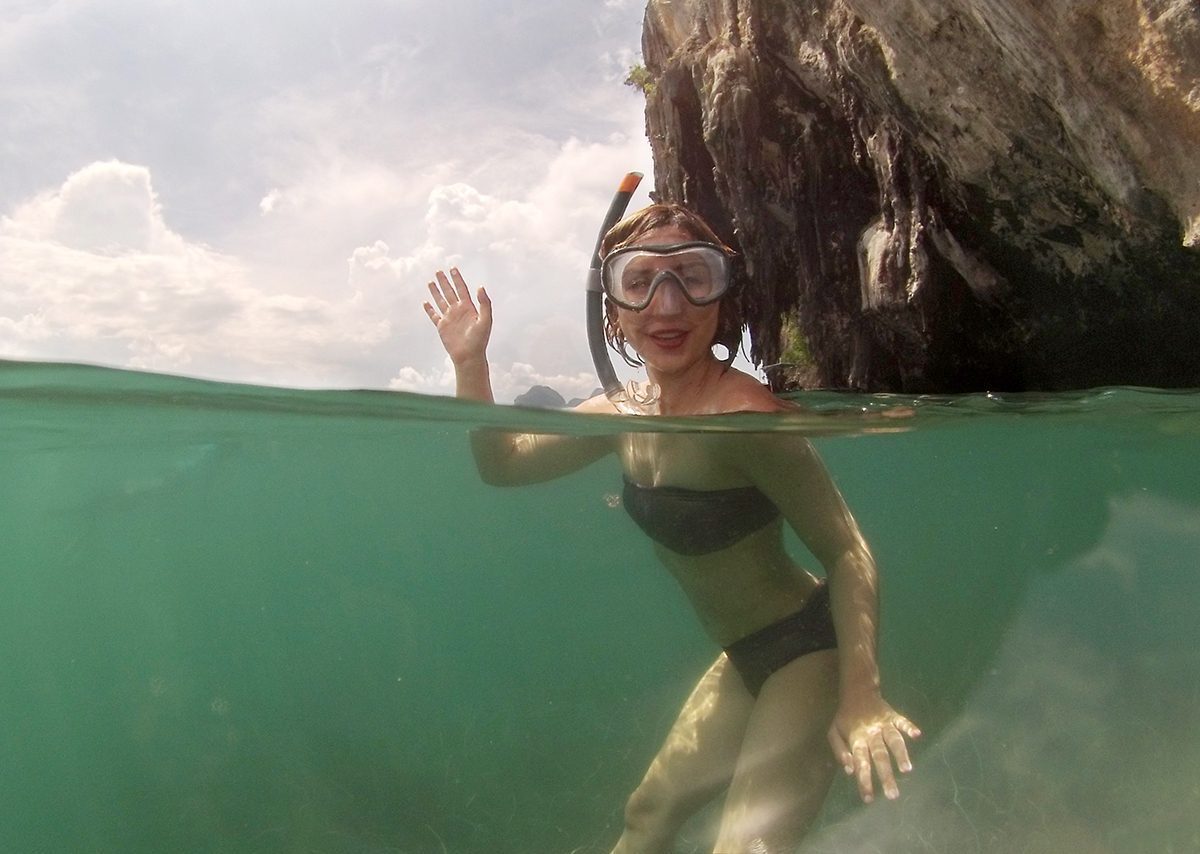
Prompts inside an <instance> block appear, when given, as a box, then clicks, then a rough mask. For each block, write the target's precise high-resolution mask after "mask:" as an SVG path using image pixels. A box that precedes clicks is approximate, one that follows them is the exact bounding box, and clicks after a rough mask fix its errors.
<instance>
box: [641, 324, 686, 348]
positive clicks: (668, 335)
mask: <svg viewBox="0 0 1200 854" xmlns="http://www.w3.org/2000/svg"><path fill="white" fill-rule="evenodd" d="M687 335H688V333H687V330H684V329H660V330H658V331H657V332H651V333H649V335H648V337H649V338H650V340H651V341H653V342H654V343H655V344H656V345H657V346H658V347H661V348H662V349H664V350H674V349H675V348H676V347H680V346H682V345H683V342H684V340H685V339H686V338H687Z"/></svg>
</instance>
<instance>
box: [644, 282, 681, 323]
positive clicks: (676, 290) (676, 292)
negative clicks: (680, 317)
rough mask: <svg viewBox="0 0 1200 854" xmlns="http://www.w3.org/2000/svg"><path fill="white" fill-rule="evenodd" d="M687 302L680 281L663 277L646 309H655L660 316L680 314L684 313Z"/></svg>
mask: <svg viewBox="0 0 1200 854" xmlns="http://www.w3.org/2000/svg"><path fill="white" fill-rule="evenodd" d="M660 275H661V274H660ZM686 302H687V298H686V297H684V295H683V285H682V284H680V282H679V280H678V279H676V278H675V277H674V276H662V278H661V279H660V280H659V282H658V287H656V288H655V289H654V293H653V295H651V297H650V304H649V305H647V306H646V308H650V309H653V310H654V311H655V312H656V313H658V314H678V313H679V312H681V311H683V306H684V303H686Z"/></svg>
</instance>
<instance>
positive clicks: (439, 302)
mask: <svg viewBox="0 0 1200 854" xmlns="http://www.w3.org/2000/svg"><path fill="white" fill-rule="evenodd" d="M429 293H430V294H431V295H432V297H433V301H432V302H427V303H425V306H424V308H425V313H426V314H427V315H429V319H430V320H431V321H433V325H434V326H436V327H437V331H438V337H439V338H441V339H442V346H443V347H445V348H446V352H447V353H448V354H449V355H450V361H452V362H453V363H454V364H455V365H463V364H466V363H468V362H471V361H473V360H476V359H483V358H484V354H485V352H486V350H487V343H488V338H489V337H491V334H492V301H491V299H490V298H489V297H488V295H487V292H486V291H485V290H484V289H483V288H480V289H479V294H478V297H479V308H478V309H476V307H475V303H474V302H472V300H471V291H470V290H469V289H468V288H467V283H466V282H465V281H464V280H463V277H462V274H461V273H459V272H458V270H457V269H455V268H451V270H450V276H449V277H447V276H446V274H445V273H443V272H442V271H441V270H438V272H437V281H436V282H430V283H429Z"/></svg>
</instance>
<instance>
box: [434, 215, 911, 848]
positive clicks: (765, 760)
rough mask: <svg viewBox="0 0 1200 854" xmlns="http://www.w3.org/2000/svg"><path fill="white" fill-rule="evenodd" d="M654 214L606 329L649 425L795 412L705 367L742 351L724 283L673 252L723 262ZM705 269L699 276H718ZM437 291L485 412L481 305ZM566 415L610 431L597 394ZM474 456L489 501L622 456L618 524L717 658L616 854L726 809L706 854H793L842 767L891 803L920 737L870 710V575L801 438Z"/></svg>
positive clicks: (625, 249) (688, 226)
mask: <svg viewBox="0 0 1200 854" xmlns="http://www.w3.org/2000/svg"><path fill="white" fill-rule="evenodd" d="M647 211H649V212H650V213H649V215H647V213H646V212H643V213H642V214H640V215H635V216H634V217H631V218H630V220H626V221H625V222H624V223H621V224H620V225H618V226H617V227H616V228H615V229H614V230H613V232H610V234H609V238H608V239H606V244H608V251H609V252H610V253H613V254H614V255H616V254H617V252H614V249H616V250H618V252H619V253H624V254H623V255H621V256H620V257H622V258H628V257H629V256H630V255H632V254H635V255H636V260H637V266H636V267H635V266H634V265H632V264H625V266H624V268H623V269H624V270H633V271H634V273H636V274H637V275H632V274H631V275H629V276H628V278H627V280H626V282H625V283H624V284H623V286H622V290H620V291H619V297H616V298H614V299H613V301H612V302H611V303H610V305H609V320H610V323H611V328H612V335H611V336H610V340H614V341H615V343H616V344H617V345H618V346H620V347H621V349H622V351H623V350H624V348H625V346H626V345H627V346H629V347H631V348H632V349H633V350H634V351H635V352H636V354H637V356H638V357H639V358H640V360H641V362H643V363H644V364H645V366H646V371H647V374H648V376H649V379H650V381H651V383H652V384H653V387H654V388H655V389H656V394H655V395H654V396H653V399H652V401H651V402H649V403H648V404H646V405H644V406H643V409H642V411H643V412H644V413H645V414H647V415H656V414H661V415H710V414H720V413H731V412H746V411H753V412H780V411H786V410H788V409H790V408H791V407H790V406H789V405H788V404H787V403H785V402H784V401H781V400H780V399H778V398H776V397H775V396H774V395H773V394H771V392H770V391H769V390H768V389H767V388H766V387H765V386H763V385H762V384H761V383H759V382H758V381H757V380H755V379H753V378H752V377H750V376H748V375H746V374H743V373H741V372H739V371H737V370H735V369H733V368H731V367H730V366H729V365H728V364H727V363H722V362H720V361H718V360H717V359H716V357H715V356H714V355H713V353H712V349H711V347H712V344H713V342H714V341H717V340H721V339H722V336H724V337H725V338H727V337H728V331H729V329H730V328H733V330H734V332H737V330H738V328H740V321H736V322H735V323H733V324H731V323H730V317H731V316H732V315H730V314H729V305H730V303H729V300H728V298H727V297H725V291H726V290H727V288H728V283H727V282H719V281H718V282H717V284H718V285H719V286H720V287H718V288H716V289H706V290H700V289H699V288H698V286H697V284H696V283H697V281H698V280H697V279H696V277H695V271H694V270H693V269H692V268H690V267H689V266H688V262H689V259H690V258H691V257H692V256H690V255H689V253H688V251H687V250H686V249H685V250H683V251H681V250H680V248H679V247H681V246H683V247H690V246H696V245H699V243H700V242H703V243H704V245H705V246H707V247H708V248H707V249H704V250H703V251H704V252H705V253H707V256H706V257H707V258H709V259H711V256H712V254H713V251H716V250H717V249H718V248H719V244H717V242H716V239H715V237H714V236H712V234H711V231H710V230H708V228H707V226H705V225H703V223H702V222H701V221H699V220H698V218H695V217H694V215H691V214H688V213H687V212H685V211H682V210H680V209H676V208H667V207H662V206H655V207H653V208H650V209H647ZM639 217H640V219H639ZM631 247H632V248H633V249H636V250H637V251H636V252H632V251H631ZM706 263H708V262H707V261H706ZM693 266H694V265H693ZM717 267H719V265H716V264H713V263H709V264H708V268H707V269H708V270H710V271H712V275H713V276H717V275H719V273H720V270H718V269H717ZM704 284H705V287H706V288H707V287H708V283H707V282H705V283H704ZM430 291H431V295H432V296H433V302H432V303H426V306H425V309H426V312H427V313H428V314H429V316H430V319H431V320H432V321H433V322H434V323H435V324H436V325H437V328H438V333H439V335H440V337H441V339H442V342H443V344H444V345H445V347H446V350H447V352H448V353H449V354H450V357H451V360H452V361H453V363H454V365H455V373H456V378H457V393H458V395H459V396H460V397H468V398H472V399H476V400H488V401H490V400H492V393H491V386H490V380H489V375H488V368H487V360H486V355H485V349H486V343H487V338H488V335H489V334H490V329H491V303H490V300H489V299H488V297H487V295H486V292H484V291H483V290H482V289H480V291H479V293H478V299H479V308H478V309H476V307H475V305H474V303H473V302H472V300H471V296H470V292H469V290H468V289H467V287H466V284H465V282H464V281H463V280H462V277H461V276H460V275H459V274H458V272H457V271H454V270H452V271H451V274H450V276H446V275H445V274H442V273H439V274H438V282H437V284H436V285H434V284H431V286H430ZM611 295H612V294H611V292H610V296H611ZM627 306H634V307H632V308H631V307H627ZM578 408H579V410H580V411H583V412H590V413H608V414H618V409H617V407H616V406H615V405H614V403H613V402H612V401H610V400H609V399H608V398H606V397H605V396H603V395H601V396H598V397H596V398H593V399H592V400H589V401H587V402H585V403H583V404H581V405H580V407H578ZM626 411H627V410H626ZM472 447H473V450H474V453H475V458H476V462H477V465H478V468H479V471H480V475H481V476H482V478H483V479H484V480H485V481H487V482H489V483H494V484H498V485H517V484H523V483H534V482H538V481H544V480H549V479H552V478H555V477H559V476H562V475H564V474H567V473H569V472H571V471H574V470H577V469H579V468H582V467H583V466H586V465H589V464H590V463H592V462H593V461H595V460H596V459H599V458H600V457H603V456H606V455H608V454H615V455H616V456H617V457H618V458H619V459H620V461H621V466H622V469H623V471H624V475H625V480H626V490H625V500H626V503H627V509H628V510H629V511H630V512H631V515H632V516H633V517H634V519H635V521H637V522H638V524H639V525H640V526H641V527H642V528H643V530H645V531H646V532H647V533H648V534H649V535H650V536H651V537H652V538H653V539H654V540H655V552H656V554H657V556H658V558H659V560H660V561H661V562H662V564H663V565H664V566H665V567H666V568H667V569H668V570H669V571H670V572H671V574H672V575H673V576H674V577H675V579H676V581H677V582H678V583H679V585H680V587H681V588H682V590H683V591H684V593H685V594H686V595H687V597H688V599H689V601H690V602H691V604H692V606H693V608H694V609H695V611H696V614H697V616H698V617H699V619H700V622H701V624H702V626H703V627H704V629H705V631H706V632H707V633H708V635H709V636H710V637H711V638H712V639H713V640H714V641H715V642H716V643H717V644H719V645H720V646H721V647H722V648H724V649H726V650H728V653H726V652H723V653H722V654H721V655H720V656H718V658H717V660H716V662H715V663H714V664H713V665H712V667H711V668H709V670H708V672H707V673H706V674H705V676H704V677H703V678H702V679H701V680H700V683H699V684H698V685H697V687H696V689H695V690H694V691H693V692H692V695H691V696H690V697H689V699H688V701H687V703H686V704H685V706H684V708H683V710H682V712H681V713H680V715H679V718H678V719H677V720H676V722H675V724H674V726H673V727H672V729H671V732H670V733H669V734H668V736H667V739H666V741H665V743H664V745H663V747H662V748H661V749H660V751H659V753H658V755H657V756H656V757H655V759H654V761H653V762H652V763H651V765H650V768H649V770H648V771H647V773H646V775H645V777H644V778H643V780H642V782H641V784H640V785H639V786H638V788H637V789H636V790H635V792H634V793H633V795H632V796H631V797H630V800H629V803H628V805H627V807H626V812H625V816H626V821H625V829H624V832H623V834H622V836H621V839H620V840H619V841H618V843H617V845H616V848H615V849H614V851H615V852H665V851H669V850H671V848H672V845H673V842H674V838H675V835H676V833H677V832H678V830H679V828H680V827H681V826H682V825H683V823H684V822H685V821H686V820H687V818H688V817H689V816H690V815H691V814H692V813H694V812H695V811H696V810H697V809H699V808H700V807H702V806H703V805H704V804H705V803H707V802H708V801H709V800H711V799H712V798H713V797H714V796H716V795H718V794H719V793H720V792H721V791H722V790H727V795H726V800H725V807H724V811H723V813H722V819H721V824H720V828H719V830H718V837H717V840H716V848H715V850H717V851H721V852H740V851H754V852H774V851H788V850H791V849H792V848H794V846H795V845H796V844H797V843H798V842H799V840H800V838H801V837H802V836H803V833H804V831H805V829H806V827H807V825H808V824H809V822H810V821H811V820H812V818H813V817H814V816H815V815H816V813H817V811H818V810H819V809H820V806H821V804H822V802H823V801H824V798H825V794H826V792H827V791H828V787H829V784H830V782H831V780H832V777H833V773H834V770H835V767H836V765H840V766H842V767H843V769H844V770H845V771H846V773H848V774H854V775H855V776H856V777H857V781H858V786H859V790H860V792H861V794H862V796H863V798H864V800H868V801H869V800H871V798H872V795H873V781H872V768H874V771H875V773H876V774H878V776H879V780H880V783H881V785H882V788H883V791H884V793H885V794H886V795H887V796H888V797H896V795H897V794H898V792H897V788H896V783H895V778H894V773H893V769H892V758H893V756H894V757H895V761H896V764H897V766H898V767H899V768H900V769H901V770H904V771H906V770H909V768H910V767H911V765H910V763H909V760H908V754H907V748H906V745H905V742H904V736H905V735H907V736H909V737H913V736H916V735H918V734H919V731H918V730H917V728H916V727H915V726H914V725H913V724H912V723H911V722H909V721H908V720H907V719H906V718H905V717H904V716H903V715H900V714H899V713H897V712H896V711H895V710H894V709H892V708H891V707H890V706H889V705H888V704H887V703H886V702H884V700H883V699H882V697H881V695H880V688H879V670H878V665H877V661H876V643H875V638H876V633H877V595H876V583H877V578H876V571H875V563H874V560H873V558H872V557H871V553H870V550H869V548H868V547H867V544H866V542H865V541H864V540H863V537H862V535H861V533H860V532H859V530H858V527H857V525H856V524H855V522H854V519H853V516H852V515H851V514H850V512H849V510H848V508H847V507H846V505H845V502H844V501H843V500H842V497H841V495H840V494H839V493H838V491H837V489H836V487H835V486H834V485H833V482H832V480H831V479H830V477H829V475H828V473H827V471H826V470H825V467H824V465H823V464H822V463H821V461H820V459H819V457H818V456H817V454H816V452H815V451H814V450H813V448H812V446H811V445H810V444H809V443H808V442H807V441H806V440H805V439H803V438H802V437H799V436H796V435H793V434H784V433H764V434H753V435H747V434H739V435H738V436H737V437H736V438H734V437H730V436H721V435H703V436H701V435H695V434H658V433H629V434H624V435H621V436H617V437H612V436H601V437H565V436H552V435H544V434H513V433H503V432H498V431H488V432H484V431H480V432H477V433H476V434H474V435H473V436H472ZM785 522H786V523H787V524H788V525H790V526H791V527H792V528H793V530H795V532H796V533H797V534H798V535H799V536H800V538H801V539H802V540H803V541H804V543H805V545H806V546H807V547H808V549H809V550H810V551H811V552H812V554H813V555H814V556H815V557H816V558H817V559H818V560H819V561H820V562H821V563H822V565H823V567H824V568H825V573H826V576H827V578H828V587H827V588H826V587H825V584H824V583H823V582H819V581H818V579H817V578H815V577H814V576H813V575H811V574H810V573H809V572H807V571H806V570H804V569H803V568H802V567H801V566H799V565H798V564H797V563H796V562H795V560H793V559H792V557H791V556H790V555H789V554H788V553H787V551H786V550H785V549H784V546H783V536H782V533H783V524H784V523H785ZM835 645H836V648H835ZM731 661H732V662H733V664H732V665H731ZM739 667H740V672H739Z"/></svg>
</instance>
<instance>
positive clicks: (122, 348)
mask: <svg viewBox="0 0 1200 854" xmlns="http://www.w3.org/2000/svg"><path fill="white" fill-rule="evenodd" d="M627 7H628V8H627ZM6 8H7V7H6ZM485 9H486V10H487V12H488V14H481V11H482V10H485ZM494 11H495V10H494V9H492V8H491V7H490V6H486V5H485V4H483V2H482V0H455V2H452V3H444V4H408V3H405V4H383V5H379V4H375V5H371V4H368V5H366V6H357V7H353V8H351V7H347V6H345V5H344V4H339V3H333V2H330V0H317V2H315V3H313V4H307V5H305V6H304V7H303V8H302V9H298V8H297V7H294V6H293V5H288V4H284V3H283V2H282V0H265V2H264V3H256V4H243V3H236V2H233V0H214V3H212V4H209V5H208V6H206V7H204V8H203V10H202V11H201V9H200V7H195V8H192V7H177V6H172V7H171V8H170V9H167V8H165V7H162V6H161V4H157V3H155V2H153V0H104V2H103V3H101V2H100V0H58V2H54V3H29V4H25V6H24V7H23V8H22V9H21V10H20V12H19V13H18V12H14V11H13V10H9V12H10V13H11V14H9V13H0V15H3V16H7V17H8V18H9V19H10V20H11V21H12V22H13V23H12V24H11V26H7V27H4V28H0V72H2V73H0V126H4V127H5V132H6V139H5V144H6V148H5V152H6V157H5V159H4V161H3V163H0V213H3V212H4V211H7V212H8V216H7V217H6V218H4V220H3V225H2V226H0V288H2V290H3V293H0V357H16V358H39V359H55V360H78V361H89V362H99V363H103V364H111V365H117V366H123V367H147V368H153V369H155V370H163V371H177V372H184V373H189V374H193V375H198V376H206V377H213V378H222V379H231V380H243V381H254V382H268V383H282V384H288V385H302V386H324V385H340V386H346V385H349V386H366V387H387V386H388V385H389V383H391V382H392V381H398V382H408V383H409V384H410V385H416V386H419V387H420V388H422V389H423V390H428V391H437V392H440V393H445V392H446V391H448V390H449V387H448V386H447V384H446V382H444V366H443V365H442V361H443V359H444V356H443V354H442V351H441V349H440V346H439V344H438V342H437V339H436V336H435V335H434V332H433V329H432V327H431V326H430V324H429V322H428V319H427V318H426V317H425V316H424V313H423V312H422V311H421V309H420V302H421V301H422V300H423V299H424V298H425V284H426V282H427V281H428V280H429V277H430V276H431V274H432V273H433V271H434V270H436V269H438V268H439V267H444V266H446V265H447V264H451V263H453V264H458V265H459V266H460V267H461V268H462V269H463V270H464V272H465V273H466V274H467V275H468V276H469V277H470V281H471V282H472V284H486V285H487V287H488V289H489V292H490V293H491V294H492V295H493V298H494V299H495V300H496V307H497V323H496V330H495V334H494V339H493V346H492V350H491V353H492V356H493V359H494V360H495V362H496V366H495V367H496V376H497V377H498V378H500V379H499V380H498V394H499V395H500V396H501V399H503V398H504V396H505V395H508V396H510V397H511V395H510V394H509V393H508V392H507V391H500V390H499V385H500V382H501V381H503V378H505V377H509V376H511V377H513V379H512V380H511V383H516V382H518V381H519V378H520V377H545V378H551V379H553V378H565V379H563V382H567V383H572V382H576V380H577V379H578V377H579V376H580V375H582V374H584V373H587V372H589V371H590V366H589V364H588V359H587V351H586V342H585V340H584V334H583V324H582V305H581V297H580V291H581V287H582V280H583V268H584V265H585V263H586V256H587V253H588V252H589V251H590V249H591V246H592V243H593V241H594V239H595V235H594V230H595V228H596V226H597V224H598V221H599V218H600V217H601V216H602V214H603V211H604V209H605V207H606V206H607V204H608V199H609V196H610V194H611V192H612V189H613V187H614V185H615V183H616V181H617V180H619V177H620V176H621V174H623V173H624V172H625V171H626V170H628V169H630V168H640V169H642V170H643V171H645V170H647V169H648V166H649V161H650V157H649V151H648V146H647V144H646V141H645V139H644V138H643V131H642V123H643V120H642V116H641V101H640V98H639V97H638V96H637V95H636V94H635V93H633V92H631V91H630V90H629V89H628V88H627V87H624V86H621V85H620V83H619V81H617V82H614V75H618V74H620V73H623V72H622V66H623V65H624V64H625V63H626V61H627V60H628V58H629V53H628V49H629V47H630V46H632V45H636V43H637V33H638V25H639V19H640V14H639V13H638V12H637V10H636V9H633V8H632V7H630V6H629V4H624V3H615V4H612V3H610V4H608V5H604V4H600V3H597V2H595V0H566V2H553V3H552V2H549V0H517V2H516V3H514V4H512V5H510V6H508V7H506V8H505V10H504V11H503V14H501V15H499V16H497V15H495V14H493V13H494ZM281 21H283V22H284V23H283V24H282V25H281V23H280V22H281ZM614 131H615V133H614ZM134 163H137V164H142V165H131V164H134ZM86 164H91V165H86ZM81 167H84V168H81ZM68 176H69V177H68ZM64 179H65V180H64ZM516 365H527V366H532V368H531V369H530V370H529V371H525V372H524V373H522V371H521V369H519V368H516V367H514V366H516ZM405 366H408V367H411V369H412V371H413V372H415V373H411V372H408V373H406V372H404V371H403V370H402V368H404V367H405ZM511 383H510V384H511ZM546 384H551V385H552V384H553V383H552V382H548V383H546ZM524 390H525V389H523V388H515V387H514V390H513V391H512V394H516V393H519V392H521V391H524ZM559 390H560V391H561V392H563V393H564V394H565V395H566V396H567V397H570V396H572V394H573V392H572V391H571V390H570V389H567V388H561V389H559ZM588 390H589V391H590V389H588Z"/></svg>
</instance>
